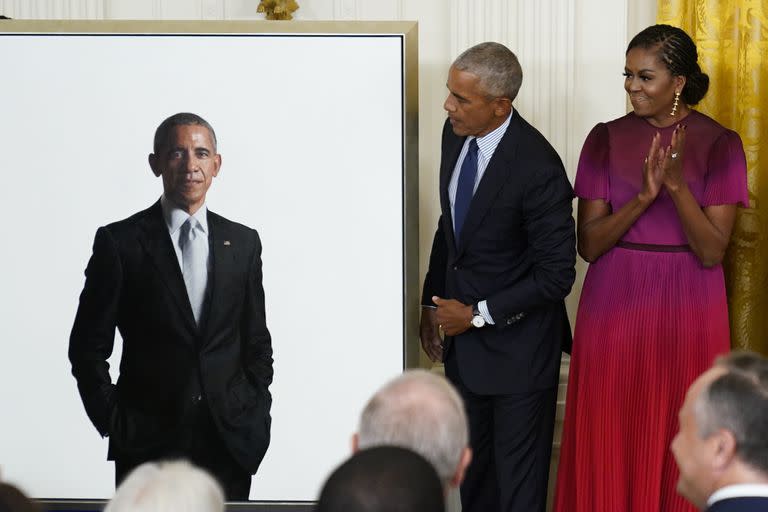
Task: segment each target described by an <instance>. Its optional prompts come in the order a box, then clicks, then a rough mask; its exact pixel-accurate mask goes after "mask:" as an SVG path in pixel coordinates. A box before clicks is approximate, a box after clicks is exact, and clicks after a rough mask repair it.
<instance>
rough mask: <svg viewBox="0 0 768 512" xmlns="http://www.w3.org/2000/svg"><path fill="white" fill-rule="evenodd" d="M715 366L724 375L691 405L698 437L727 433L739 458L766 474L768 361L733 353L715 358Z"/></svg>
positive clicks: (760, 357) (767, 451)
mask: <svg viewBox="0 0 768 512" xmlns="http://www.w3.org/2000/svg"><path fill="white" fill-rule="evenodd" d="M715 367H719V368H722V369H724V370H725V373H724V374H722V375H720V376H719V377H717V378H716V379H715V380H713V381H712V382H711V383H710V384H709V386H707V387H706V388H705V389H704V390H702V392H701V394H700V395H699V399H698V401H697V402H696V404H695V406H694V411H695V414H696V422H697V424H698V427H699V434H700V436H701V437H702V438H707V437H709V436H711V435H712V434H714V433H715V432H716V431H718V430H720V429H725V430H728V431H730V432H731V433H732V434H733V436H734V438H735V440H736V454H737V455H738V457H739V458H740V459H741V460H742V461H743V462H744V463H746V464H748V465H749V466H752V467H753V468H754V469H757V470H759V471H761V472H763V473H765V474H766V475H768V436H767V435H766V432H768V360H767V359H766V358H764V357H762V356H759V355H757V354H754V353H751V352H733V353H731V354H728V355H726V356H722V357H720V358H718V359H717V360H716V361H715Z"/></svg>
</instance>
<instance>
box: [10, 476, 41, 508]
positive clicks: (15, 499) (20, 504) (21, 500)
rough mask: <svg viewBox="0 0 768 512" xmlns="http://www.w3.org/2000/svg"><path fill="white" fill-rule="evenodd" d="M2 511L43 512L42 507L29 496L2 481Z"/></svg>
mask: <svg viewBox="0 0 768 512" xmlns="http://www.w3.org/2000/svg"><path fill="white" fill-rule="evenodd" d="M0 512H42V511H41V508H40V507H39V506H38V505H37V503H35V502H34V501H32V500H31V499H29V498H27V496H26V495H25V494H24V493H23V492H21V491H20V490H19V489H18V488H17V487H15V486H13V485H11V484H8V483H4V482H0Z"/></svg>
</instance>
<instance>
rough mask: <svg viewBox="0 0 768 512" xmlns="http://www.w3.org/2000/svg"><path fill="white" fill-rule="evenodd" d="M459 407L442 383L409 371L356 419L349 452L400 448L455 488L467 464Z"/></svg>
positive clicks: (465, 429) (457, 399)
mask: <svg viewBox="0 0 768 512" xmlns="http://www.w3.org/2000/svg"><path fill="white" fill-rule="evenodd" d="M468 442H469V432H468V427H467V416H466V413H465V411H464V403H463V402H462V400H461V397H460V396H459V394H458V393H457V392H456V390H455V389H454V388H453V386H452V385H451V384H450V383H449V382H448V380H446V379H445V378H444V377H440V376H438V375H435V374H433V373H430V372H428V371H425V370H409V371H406V372H405V373H403V374H402V375H400V376H399V377H397V378H395V379H394V380H392V381H390V382H388V383H387V384H385V385H384V387H382V388H381V389H380V390H379V391H377V392H376V394H374V395H373V397H372V398H371V399H370V400H369V401H368V403H367V404H366V406H365V408H364V409H363V412H362V414H361V416H360V425H359V429H358V433H357V434H356V435H355V436H354V437H353V439H352V445H353V446H352V447H353V450H357V449H364V448H370V447H373V446H382V445H389V446H400V447H403V448H408V449H410V450H413V451H415V452H416V453H418V454H419V455H421V456H422V457H424V458H425V459H427V460H428V461H429V462H430V463H432V465H433V466H434V468H435V470H436V471H437V473H438V475H439V476H440V478H441V480H442V481H443V483H444V484H445V485H446V486H448V485H453V486H458V485H459V484H460V483H461V481H462V479H463V478H464V472H465V470H466V468H467V466H468V465H469V462H470V460H471V458H472V453H471V451H470V449H469V447H468Z"/></svg>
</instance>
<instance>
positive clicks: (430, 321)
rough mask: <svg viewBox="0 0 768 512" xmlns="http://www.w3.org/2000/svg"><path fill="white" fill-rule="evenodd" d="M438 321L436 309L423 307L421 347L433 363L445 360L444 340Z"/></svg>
mask: <svg viewBox="0 0 768 512" xmlns="http://www.w3.org/2000/svg"><path fill="white" fill-rule="evenodd" d="M438 323H439V322H438V321H437V310H436V309H433V308H429V307H422V308H421V329H420V337H421V347H422V348H423V349H424V352H426V353H427V356H428V357H429V359H430V360H431V361H432V362H433V363H436V362H438V361H442V360H443V340H442V339H441V338H440V332H439V327H438Z"/></svg>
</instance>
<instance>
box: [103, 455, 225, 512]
mask: <svg viewBox="0 0 768 512" xmlns="http://www.w3.org/2000/svg"><path fill="white" fill-rule="evenodd" d="M181 510H183V511H184V512H224V493H223V492H222V490H221V487H220V486H219V484H218V483H217V482H216V480H214V478H213V477H212V476H211V475H209V474H208V473H207V472H205V471H203V470H202V469H200V468H197V467H195V466H193V465H192V464H190V463H189V462H186V461H173V462H161V463H155V462H147V463H146V464H142V465H141V466H138V467H137V468H136V469H134V470H133V471H132V472H131V473H130V474H129V475H128V476H127V477H126V479H125V480H124V481H123V483H122V484H120V487H118V488H117V492H115V496H114V497H113V498H112V499H111V500H110V501H109V503H108V504H107V507H106V508H105V509H104V512H179V511H181Z"/></svg>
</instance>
